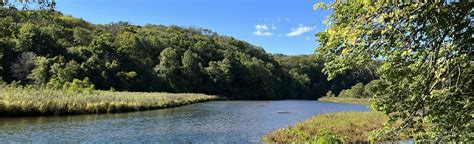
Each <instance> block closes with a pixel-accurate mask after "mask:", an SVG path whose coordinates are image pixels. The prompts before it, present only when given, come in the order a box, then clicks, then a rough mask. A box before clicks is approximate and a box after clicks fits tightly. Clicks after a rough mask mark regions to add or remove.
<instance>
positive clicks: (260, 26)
mask: <svg viewBox="0 0 474 144" xmlns="http://www.w3.org/2000/svg"><path fill="white" fill-rule="evenodd" d="M255 29H257V30H268V27H267V25H265V24H258V25H255Z"/></svg>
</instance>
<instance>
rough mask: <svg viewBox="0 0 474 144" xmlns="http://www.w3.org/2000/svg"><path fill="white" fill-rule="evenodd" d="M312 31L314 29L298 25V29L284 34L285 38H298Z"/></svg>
mask: <svg viewBox="0 0 474 144" xmlns="http://www.w3.org/2000/svg"><path fill="white" fill-rule="evenodd" d="M313 29H314V27H309V26H304V25H302V24H300V25H299V26H298V27H296V28H292V29H291V31H290V32H289V33H288V34H286V36H289V37H292V36H299V35H302V34H304V33H307V32H310V31H312V30H313Z"/></svg>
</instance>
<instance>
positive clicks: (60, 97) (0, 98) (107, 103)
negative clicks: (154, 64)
mask: <svg viewBox="0 0 474 144" xmlns="http://www.w3.org/2000/svg"><path fill="white" fill-rule="evenodd" d="M215 99H218V97H216V96H210V95H204V94H185V93H183V94H172V93H143V92H110V91H93V92H88V93H79V92H67V91H61V90H51V89H44V88H22V87H0V116H39V115H41V116H43V115H73V114H99V113H120V112H131V111H144V110H152V109H161V108H170V107H176V106H182V105H187V104H192V103H197V102H203V101H210V100H215Z"/></svg>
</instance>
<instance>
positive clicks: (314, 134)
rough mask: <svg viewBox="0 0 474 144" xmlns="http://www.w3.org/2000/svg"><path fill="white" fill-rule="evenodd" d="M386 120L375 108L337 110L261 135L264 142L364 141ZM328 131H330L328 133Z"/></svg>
mask: <svg viewBox="0 0 474 144" xmlns="http://www.w3.org/2000/svg"><path fill="white" fill-rule="evenodd" d="M387 120H388V118H387V117H386V116H385V115H383V114H382V113H378V112H338V113H329V114H322V115H317V116H314V117H312V118H310V119H308V120H305V121H302V122H299V123H297V124H296V125H295V126H289V127H288V128H284V129H278V130H275V131H273V132H271V133H269V134H267V135H266V136H264V137H263V141H265V142H277V143H288V142H317V143H320V142H321V140H324V139H326V142H327V139H328V138H327V137H335V138H336V139H340V140H341V141H343V142H345V143H347V142H367V141H368V139H369V132H371V131H373V130H376V129H379V128H381V127H382V126H383V124H384V123H385V122H386V121H387ZM328 132H330V133H329V134H328Z"/></svg>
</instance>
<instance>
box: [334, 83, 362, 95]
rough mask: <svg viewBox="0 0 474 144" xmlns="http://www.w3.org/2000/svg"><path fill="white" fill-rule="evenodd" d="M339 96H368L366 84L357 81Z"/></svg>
mask: <svg viewBox="0 0 474 144" xmlns="http://www.w3.org/2000/svg"><path fill="white" fill-rule="evenodd" d="M338 97H350V98H366V97H368V96H367V95H365V90H364V84H362V83H357V84H356V85H354V86H352V87H351V89H346V90H342V92H341V93H340V94H339V96H338Z"/></svg>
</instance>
